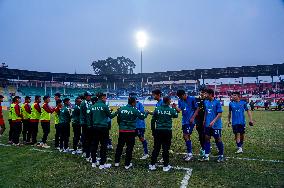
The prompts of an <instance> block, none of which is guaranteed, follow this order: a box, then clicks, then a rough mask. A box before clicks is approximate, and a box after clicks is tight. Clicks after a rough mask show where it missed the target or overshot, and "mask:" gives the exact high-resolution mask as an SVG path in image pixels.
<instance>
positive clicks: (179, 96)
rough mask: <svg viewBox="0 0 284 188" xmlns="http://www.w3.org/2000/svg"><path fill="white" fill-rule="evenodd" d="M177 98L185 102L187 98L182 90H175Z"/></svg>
mask: <svg viewBox="0 0 284 188" xmlns="http://www.w3.org/2000/svg"><path fill="white" fill-rule="evenodd" d="M177 96H178V98H179V99H181V100H186V97H187V95H186V93H185V91H184V90H183V89H179V90H177Z"/></svg>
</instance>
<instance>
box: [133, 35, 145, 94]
mask: <svg viewBox="0 0 284 188" xmlns="http://www.w3.org/2000/svg"><path fill="white" fill-rule="evenodd" d="M136 39H137V46H138V48H140V50H141V54H140V66H141V77H142V78H141V91H142V92H143V89H142V88H143V75H142V73H143V49H144V48H145V46H146V44H147V35H146V33H145V32H144V31H139V32H137V33H136Z"/></svg>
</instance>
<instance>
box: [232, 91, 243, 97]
mask: <svg viewBox="0 0 284 188" xmlns="http://www.w3.org/2000/svg"><path fill="white" fill-rule="evenodd" d="M232 95H238V96H240V95H241V93H240V92H239V91H234V92H232Z"/></svg>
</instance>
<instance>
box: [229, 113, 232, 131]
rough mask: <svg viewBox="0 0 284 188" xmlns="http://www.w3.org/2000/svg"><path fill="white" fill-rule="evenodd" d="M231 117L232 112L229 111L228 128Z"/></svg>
mask: <svg viewBox="0 0 284 188" xmlns="http://www.w3.org/2000/svg"><path fill="white" fill-rule="evenodd" d="M231 116H232V111H230V110H229V114H228V127H230V126H231V124H232V123H231Z"/></svg>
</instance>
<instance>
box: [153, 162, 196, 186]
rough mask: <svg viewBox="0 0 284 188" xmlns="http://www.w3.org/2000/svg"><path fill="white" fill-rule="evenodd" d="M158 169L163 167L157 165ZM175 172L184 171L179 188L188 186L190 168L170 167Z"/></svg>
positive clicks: (190, 173)
mask: <svg viewBox="0 0 284 188" xmlns="http://www.w3.org/2000/svg"><path fill="white" fill-rule="evenodd" d="M157 166H158V167H163V165H157ZM172 168H173V169H175V170H184V171H185V175H184V177H183V179H182V181H181V182H180V188H186V187H187V186H188V184H189V179H190V177H191V175H192V170H193V169H192V168H185V167H180V166H176V167H172Z"/></svg>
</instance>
